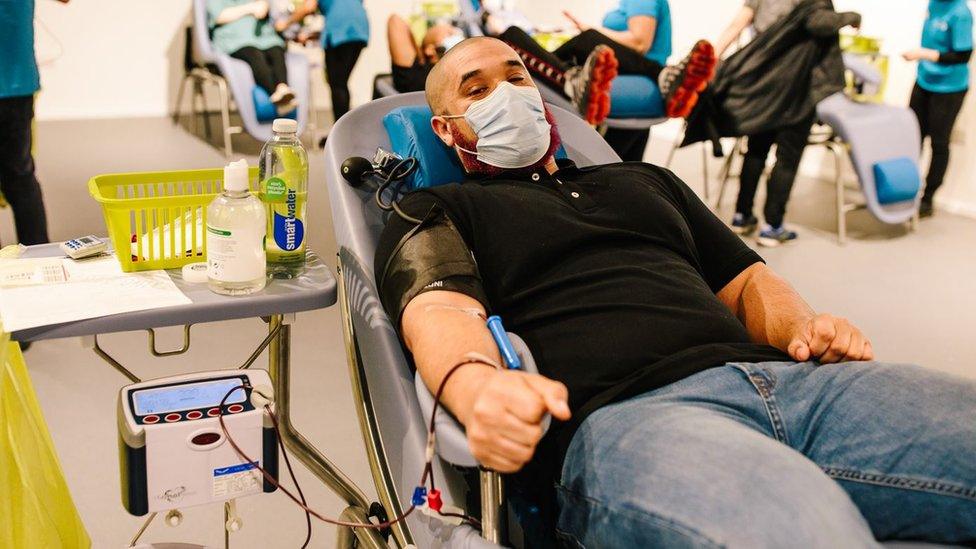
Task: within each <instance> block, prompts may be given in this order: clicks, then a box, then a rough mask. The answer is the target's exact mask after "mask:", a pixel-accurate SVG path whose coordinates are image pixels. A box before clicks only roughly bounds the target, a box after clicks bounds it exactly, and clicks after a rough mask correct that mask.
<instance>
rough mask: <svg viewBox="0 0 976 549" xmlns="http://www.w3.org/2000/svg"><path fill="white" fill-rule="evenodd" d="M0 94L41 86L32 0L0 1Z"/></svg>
mask: <svg viewBox="0 0 976 549" xmlns="http://www.w3.org/2000/svg"><path fill="white" fill-rule="evenodd" d="M0 29H3V31H2V32H0V97H21V96H25V95H34V92H36V91H37V90H39V89H40V88H41V78H40V75H39V74H38V72H37V59H36V58H35V57H34V0H0Z"/></svg>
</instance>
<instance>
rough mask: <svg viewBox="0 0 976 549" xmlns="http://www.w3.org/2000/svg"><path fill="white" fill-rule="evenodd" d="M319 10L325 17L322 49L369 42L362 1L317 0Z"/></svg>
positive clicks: (367, 20) (367, 24)
mask: <svg viewBox="0 0 976 549" xmlns="http://www.w3.org/2000/svg"><path fill="white" fill-rule="evenodd" d="M319 10H321V11H322V14H323V15H325V31H324V32H322V47H323V48H326V49H328V48H331V47H333V46H340V45H342V44H346V43H348V42H362V43H364V44H365V43H367V42H369V18H368V17H366V8H364V7H363V2H362V0H319Z"/></svg>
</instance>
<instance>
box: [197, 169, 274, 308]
mask: <svg viewBox="0 0 976 549" xmlns="http://www.w3.org/2000/svg"><path fill="white" fill-rule="evenodd" d="M266 223H267V217H266V215H265V208H264V204H262V203H261V200H259V199H258V197H256V196H254V195H252V194H251V193H250V192H249V191H248V175H247V160H243V159H241V160H238V161H237V162H231V163H230V164H228V165H227V166H226V167H224V192H223V193H222V194H220V195H219V196H217V197H216V198H214V199H213V201H212V202H210V206H208V207H207V281H208V286H209V287H210V289H211V290H212V291H214V292H216V293H218V294H225V295H247V294H251V293H254V292H257V291H259V290H261V289H262V288H264V285H265V284H266V281H267V275H266V270H267V264H266V260H265V255H264V235H265V230H266Z"/></svg>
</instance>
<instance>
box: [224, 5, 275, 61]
mask: <svg viewBox="0 0 976 549" xmlns="http://www.w3.org/2000/svg"><path fill="white" fill-rule="evenodd" d="M252 1H253V0H207V24H208V25H210V32H211V35H212V37H213V45H214V47H215V48H217V50H219V51H222V52H224V53H226V54H228V55H230V54H232V53H234V52H235V51H237V50H239V49H241V48H246V47H248V46H251V47H253V48H257V49H259V50H266V49H268V48H273V47H275V46H284V45H285V41H284V40H282V38H281V37H280V36H278V33H277V32H275V30H274V27H273V26H272V25H271V18H270V17H268V18H265V19H262V20H261V21H258V20H257V19H256V18H255V17H254V16H253V15H246V16H244V17H241V18H240V19H238V20H236V21H231V22H230V23H227V24H224V25H218V24H217V17H218V16H219V15H220V12H222V11H224V10H225V9H226V8H232V7H234V6H239V5H241V4H249V3H251V2H252Z"/></svg>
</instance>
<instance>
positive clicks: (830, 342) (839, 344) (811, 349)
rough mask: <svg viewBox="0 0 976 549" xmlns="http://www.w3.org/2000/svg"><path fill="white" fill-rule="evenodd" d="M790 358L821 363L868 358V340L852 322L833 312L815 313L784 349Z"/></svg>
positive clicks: (872, 356) (872, 355)
mask: <svg viewBox="0 0 976 549" xmlns="http://www.w3.org/2000/svg"><path fill="white" fill-rule="evenodd" d="M787 350H788V352H789V353H790V356H791V357H793V359H794V360H798V361H800V362H806V361H807V360H817V361H819V362H821V363H823V364H829V363H833V362H846V361H852V360H872V359H874V351H873V350H872V349H871V342H870V341H868V338H867V337H865V336H864V334H862V333H861V330H859V329H857V327H855V326H854V325H853V324H851V323H850V322H848V321H847V319H844V318H838V317H835V316H833V315H828V314H821V315H817V316H815V317H813V318H811V319H810V320H808V321H807V322H806V323H804V324H801V325H800V328H799V329H798V330H797V332H796V333H795V334H793V338H792V339H791V340H790V344H789V347H788V348H787Z"/></svg>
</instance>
